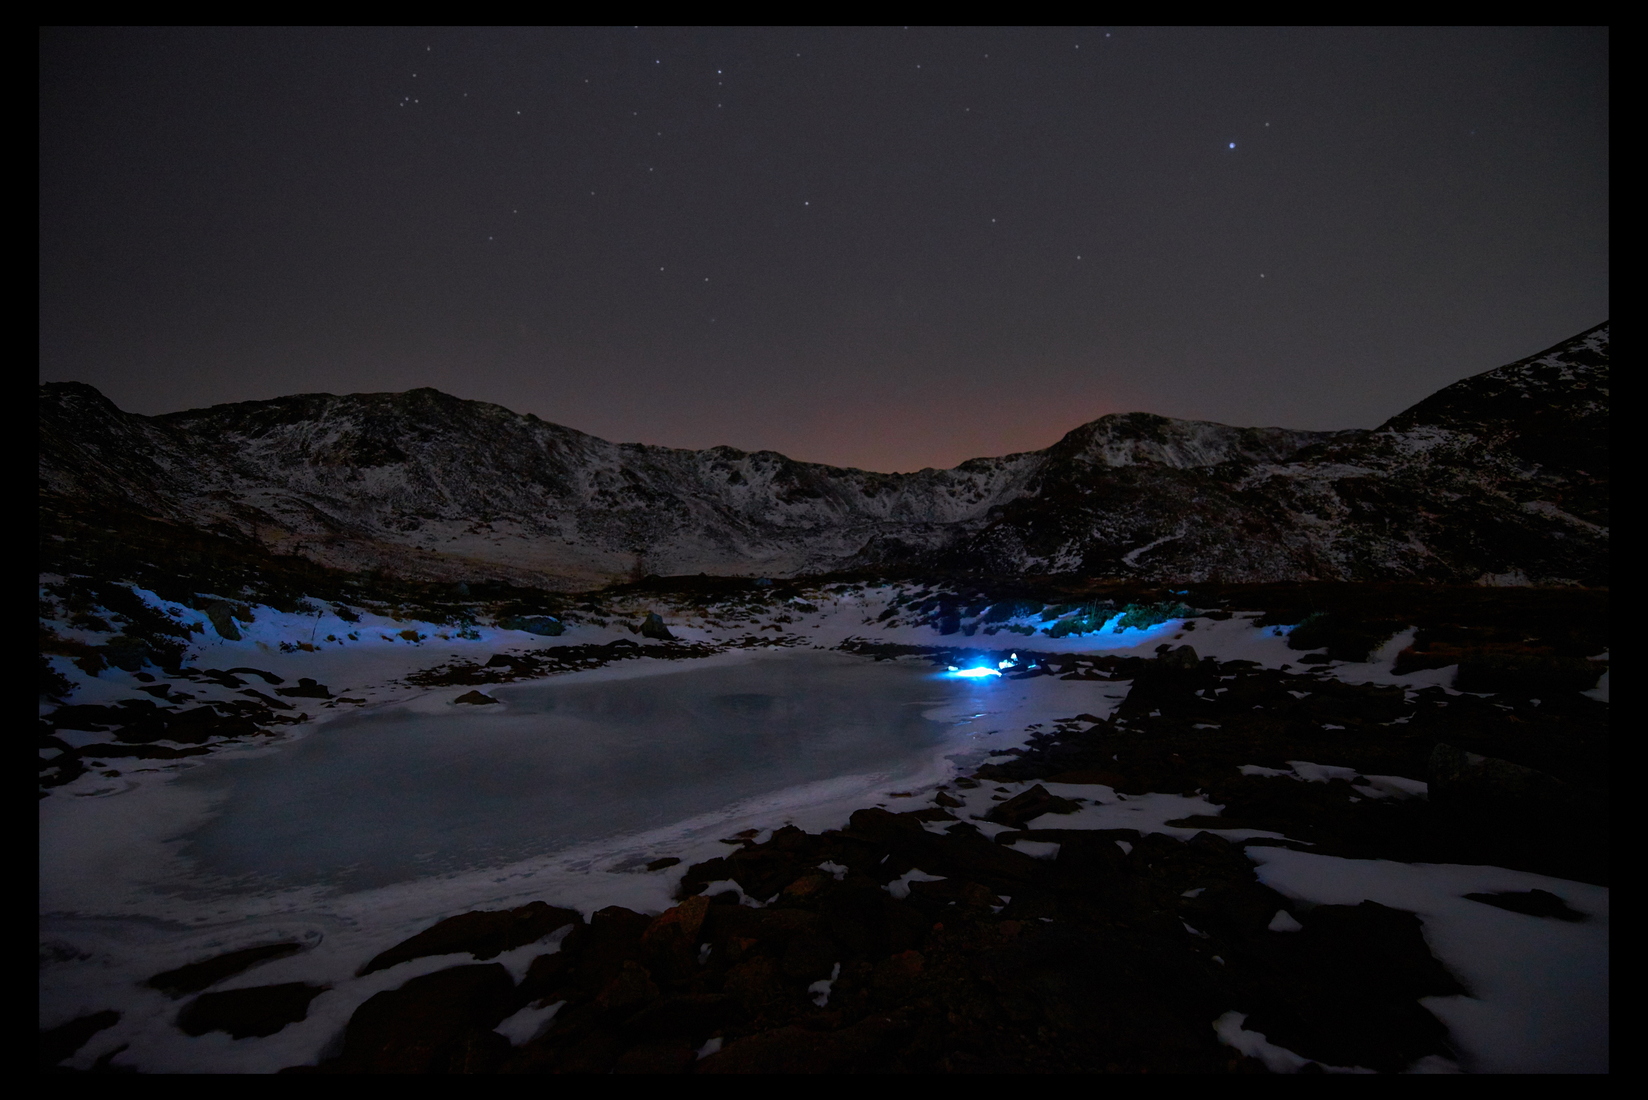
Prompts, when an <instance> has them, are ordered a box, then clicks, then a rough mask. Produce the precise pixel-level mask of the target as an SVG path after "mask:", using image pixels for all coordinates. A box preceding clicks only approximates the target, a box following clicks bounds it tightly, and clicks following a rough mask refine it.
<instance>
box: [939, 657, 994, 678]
mask: <svg viewBox="0 0 1648 1100" xmlns="http://www.w3.org/2000/svg"><path fill="white" fill-rule="evenodd" d="M1002 667H1004V668H1005V667H1006V662H1005V661H1004V662H1002ZM950 674H951V675H952V676H962V677H966V678H967V679H969V680H976V679H979V678H981V677H984V676H1000V675H1001V672H1000V670H998V669H994V668H988V667H986V668H957V667H956V666H955V665H951V666H950Z"/></svg>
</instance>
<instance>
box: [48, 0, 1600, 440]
mask: <svg viewBox="0 0 1648 1100" xmlns="http://www.w3.org/2000/svg"><path fill="white" fill-rule="evenodd" d="M40 44H41V78H40V79H41V108H40V111H41V115H40V117H41V184H40V188H41V206H40V210H41V213H40V227H41V228H40V250H41V267H40V271H41V276H40V278H41V313H40V347H41V354H40V378H41V380H42V381H66V380H76V381H83V382H87V383H90V384H92V385H94V386H96V387H98V388H99V389H100V390H102V391H103V392H104V393H105V394H106V395H107V396H109V397H110V398H111V399H112V400H113V401H115V403H116V404H118V405H120V406H121V407H122V408H124V409H127V410H129V411H132V412H138V413H144V414H156V413H162V412H171V411H178V410H182V409H187V408H198V407H202V406H206V405H211V404H217V403H223V402H232V401H244V400H255V399H266V398H272V397H278V396H284V395H288V394H295V393H306V392H330V393H352V392H384V391H404V390H408V389H414V388H417V387H420V386H432V387H434V388H436V389H439V390H442V391H444V392H447V393H451V394H454V395H456V396H458V397H463V398H468V399H474V400H482V401H490V402H493V403H496V404H499V405H503V406H505V407H507V408H510V409H513V410H515V411H517V412H522V413H528V412H530V413H533V414H535V415H537V416H539V417H541V418H543V419H545V420H549V421H552V422H555V423H558V424H563V425H566V426H568V427H571V428H575V429H578V430H579V431H584V432H588V433H590V434H593V435H596V436H600V437H602V438H605V439H610V440H613V441H617V442H645V443H653V444H660V445H666V446H672V447H690V448H695V449H696V448H704V447H710V446H715V445H718V444H725V445H730V446H734V447H738V448H740V449H743V450H752V451H753V450H775V451H779V452H782V453H784V454H786V455H789V456H790V457H792V458H796V459H800V460H805V461H814V462H826V463H829V464H832V465H838V466H857V467H861V468H866V469H875V470H886V471H906V470H915V469H919V468H922V467H927V466H935V467H948V466H953V465H955V464H956V463H958V462H960V461H962V460H964V459H966V458H969V457H976V456H985V455H1000V454H1007V453H1012V452H1017V451H1025V450H1034V449H1039V448H1042V447H1046V446H1048V445H1050V444H1051V443H1053V442H1055V441H1056V440H1057V439H1058V438H1060V437H1061V436H1062V435H1063V434H1065V433H1066V432H1068V431H1069V430H1071V429H1072V428H1075V427H1077V426H1078V425H1080V424H1083V423H1085V422H1087V421H1090V420H1093V419H1095V418H1096V417H1099V416H1102V415H1105V414H1107V413H1116V412H1129V411H1146V412H1154V413H1161V414H1163V415H1168V416H1177V417H1185V418H1193V419H1205V420H1214V421H1220V422H1223V423H1228V424H1236V425H1244V426H1246V425H1254V426H1281V427H1289V428H1302V429H1317V430H1322V429H1331V428H1347V427H1372V426H1374V425H1376V424H1378V423H1380V422H1381V421H1383V420H1384V419H1386V418H1388V417H1390V416H1392V415H1394V414H1395V413H1397V412H1399V411H1401V410H1402V409H1404V408H1406V407H1408V406H1409V405H1412V404H1413V403H1415V402H1417V401H1419V400H1420V399H1422V398H1424V397H1425V396H1427V395H1429V394H1430V393H1433V392H1434V391H1436V390H1437V389H1440V388H1441V387H1442V386H1445V385H1447V384H1448V383H1450V382H1453V381H1455V380H1457V379H1459V378H1462V377H1465V376H1468V375H1471V374H1474V373H1477V372H1479V371H1483V370H1487V369H1490V368H1492V367H1495V366H1498V365H1501V364H1502V363H1505V362H1509V361H1512V360H1515V359H1518V358H1521V357H1523V356H1526V355H1530V354H1533V353H1534V352H1537V351H1539V350H1541V349H1543V348H1545V347H1548V346H1550V345H1552V344H1555V343H1557V342H1558V341H1560V340H1562V339H1564V338H1566V337H1568V336H1572V335H1574V334H1575V333H1578V332H1580V331H1583V330H1584V329H1587V328H1589V327H1591V326H1593V325H1595V324H1597V323H1598V322H1600V321H1602V320H1604V319H1605V318H1606V317H1607V316H1608V313H1609V310H1608V242H1607V235H1608V179H1607V177H1608V167H1609V165H1608V159H1609V158H1608V75H1609V74H1608V45H1609V40H1608V32H1607V30H1606V28H1557V29H1541V28H1419V29H1402V28H1393V29H1382V28H1372V29H1346V28H1317V29H1310V28H1306V29H1296V28H1282V29H1265V28H1235V29H1197V28H1167V29H1150V28H1145V29H1137V28H1111V29H1108V30H1106V29H1104V28H1097V29H1094V28H1084V29H1074V30H1071V29H1058V28H1036V29H1011V28H1009V29H997V28H983V29H967V28H963V29H942V28H941V29H927V28H912V29H909V30H904V29H900V28H896V27H895V28H868V29H853V28H845V29H822V30H819V29H794V28H771V29H760V28H757V29H740V28H730V29H729V28H714V29H692V28H675V29H651V28H606V29H602V28H593V29H591V28H574V29H548V30H535V29H524V30H523V29H463V28H457V29H449V28H438V29H432V30H419V29H415V28H408V29H395V28H390V29H373V28H367V29H333V28H318V29H303V28H297V29H257V28H220V29H210V28H207V29H198V28H137V29H100V28H89V29H87V28H67V29H59V28H48V29H45V30H43V31H42V33H41V39H40Z"/></svg>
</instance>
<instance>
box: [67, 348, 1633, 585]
mask: <svg viewBox="0 0 1648 1100" xmlns="http://www.w3.org/2000/svg"><path fill="white" fill-rule="evenodd" d="M1608 393H1609V382H1608V326H1607V325H1606V324H1603V325H1600V326H1598V327H1597V328H1594V329H1591V330H1590V331H1588V332H1585V333H1582V334H1580V335H1579V336H1576V337H1574V338H1573V339H1571V340H1568V341H1565V342H1564V343H1562V344H1560V345H1558V346H1557V347H1554V348H1551V349H1549V350H1547V351H1545V352H1541V353H1540V354H1538V355H1535V356H1532V357H1530V358H1528V359H1525V360H1522V361H1520V362H1517V363H1513V364H1510V365H1508V366H1505V367H1500V368H1498V369H1496V370H1492V371H1488V372H1486V373H1483V374H1479V375H1476V376H1475V377H1472V378H1466V379H1464V380H1462V381H1460V382H1457V383H1455V384H1453V385H1451V386H1448V387H1447V388H1445V389H1443V390H1441V391H1439V392H1438V393H1436V394H1434V395H1432V396H1431V397H1429V398H1427V399H1426V400H1424V401H1422V402H1420V403H1419V404H1417V405H1415V406H1414V407H1413V408H1411V409H1408V410H1407V411H1405V412H1403V413H1401V414H1399V415H1397V416H1395V417H1393V418H1392V419H1391V420H1390V421H1388V422H1387V423H1385V424H1383V425H1380V426H1379V427H1378V428H1376V429H1373V430H1371V431H1370V430H1348V431H1339V432H1302V431H1291V430H1286V429H1282V428H1233V427H1229V426H1226V425H1222V424H1213V423H1204V422H1198V421H1182V420H1173V419H1170V418H1166V417H1161V416H1153V415H1150V414H1146V413H1129V414H1123V415H1114V416H1106V417H1103V418H1101V419H1099V420H1096V421H1094V422H1092V423H1090V424H1086V425H1083V426H1082V427H1079V428H1077V429H1075V430H1074V431H1072V432H1070V433H1069V434H1067V435H1066V436H1065V437H1064V438H1063V439H1061V440H1060V441H1059V442H1057V443H1056V444H1054V445H1053V446H1051V447H1049V448H1047V449H1046V450H1042V451H1034V452H1028V453H1025V454H1018V455H1007V456H1003V457H999V458H979V459H973V460H970V461H968V462H965V463H962V464H961V465H960V466H958V467H956V468H955V469H953V470H923V471H920V472H918V473H910V474H880V473H871V472H868V471H864V470H852V469H837V468H834V467H828V466H821V465H816V464H810V463H801V462H794V461H791V460H790V459H787V458H785V457H784V456H782V455H779V454H774V453H771V452H757V453H753V454H749V453H745V452H742V451H737V450H734V449H732V448H729V447H716V448H712V449H709V450H705V451H684V450H672V449H669V448H663V447H651V446H644V445H639V444H613V443H608V442H606V441H604V440H600V439H596V438H594V437H592V436H588V435H585V434H583V433H581V432H577V431H574V430H572V429H569V428H564V427H561V426H558V425H554V424H548V423H545V422H543V421H541V420H538V419H537V418H536V417H533V416H530V415H527V416H522V415H518V414H516V413H512V412H510V411H509V410H507V409H503V408H500V407H498V406H495V405H487V404H483V403H480V402H473V401H462V400H459V399H457V398H453V397H449V396H447V395H445V394H442V393H439V392H436V391H434V390H427V389H424V390H413V391H410V392H407V393H403V394H353V395H349V396H342V397H340V396H334V395H330V394H307V395H300V396H294V397H284V398H279V399H276V400H273V401H254V402H243V403H240V404H233V405H220V406H215V407H213V408H210V409H200V410H193V411H189V412H180V413H173V414H168V415H165V416H157V417H144V416H137V415H133V414H130V413H125V412H122V411H121V410H119V409H118V408H116V407H115V406H114V405H113V404H111V403H110V402H109V401H108V400H106V399H105V398H104V397H103V396H102V395H101V394H99V393H98V392H97V391H96V390H94V389H92V388H91V387H89V386H85V385H81V384H78V383H63V384H51V385H46V386H42V387H41V391H40V439H41V450H40V485H41V494H42V506H43V530H44V533H45V535H46V538H47V547H46V550H47V555H46V556H47V558H48V559H57V558H61V557H63V556H64V555H68V559H67V560H69V561H77V562H79V564H80V566H81V568H77V569H76V570H75V571H88V572H97V570H96V569H92V568H89V567H88V566H89V565H90V563H89V562H88V561H86V559H85V555H87V554H89V553H92V552H93V551H92V549H91V548H90V547H87V546H84V545H83V544H87V543H91V544H96V543H99V542H101V541H106V540H107V539H108V538H109V536H110V535H111V534H116V535H117V536H118V538H117V541H118V542H119V543H121V544H122V545H126V546H130V545H133V544H137V545H142V544H144V543H162V544H166V545H170V546H174V547H184V548H187V550H188V552H190V553H195V554H201V553H204V554H209V555H217V556H225V555H227V556H241V557H244V556H246V555H248V554H254V553H263V552H273V553H275V554H277V555H282V556H290V557H297V558H301V559H303V560H305V561H307V562H311V563H316V564H319V565H324V566H328V567H332V568H336V569H341V570H344V571H347V572H360V571H363V570H367V569H373V568H376V569H382V570H387V571H390V572H393V573H395V574H397V575H400V576H405V577H416V578H422V579H425V580H431V581H443V582H448V583H452V582H468V583H475V582H479V581H495V582H496V581H505V582H510V583H515V584H520V585H525V586H529V587H539V588H542V587H548V588H555V589H562V590H580V589H588V588H591V587H596V586H599V585H601V584H605V583H608V582H610V581H612V580H613V579H615V578H622V577H626V576H634V577H640V576H643V575H645V574H648V573H655V574H659V575H681V574H695V573H700V572H702V573H709V574H712V575H746V576H750V575H759V574H767V575H769V576H794V575H817V574H821V573H827V572H831V571H842V570H846V571H862V570H875V571H881V572H886V571H888V570H915V571H923V572H930V571H932V570H935V569H938V570H944V571H947V572H958V571H959V572H963V573H969V574H974V575H980V576H1001V575H1081V576H1086V577H1107V578H1111V579H1130V580H1157V581H1173V582H1181V583H1182V582H1226V583H1243V582H1246V583H1251V582H1267V581H1281V580H1296V581H1308V580H1321V581H1327V580H1337V581H1374V580H1423V581H1428V582H1445V583H1500V584H1526V583H1568V584H1573V583H1578V584H1588V585H1596V584H1601V583H1605V580H1606V575H1607V545H1608V543H1607V538H1608V517H1607V487H1608V457H1607V456H1608V443H1607V436H1608V427H1607V404H1608ZM55 543H63V544H66V545H61V546H59V545H54V544H55ZM62 571H68V570H62Z"/></svg>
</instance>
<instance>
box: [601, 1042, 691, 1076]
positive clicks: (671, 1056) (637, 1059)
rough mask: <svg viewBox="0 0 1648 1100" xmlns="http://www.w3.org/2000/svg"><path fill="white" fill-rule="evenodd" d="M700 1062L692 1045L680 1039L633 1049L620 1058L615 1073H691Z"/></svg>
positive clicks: (614, 1066)
mask: <svg viewBox="0 0 1648 1100" xmlns="http://www.w3.org/2000/svg"><path fill="white" fill-rule="evenodd" d="M697 1060H698V1055H697V1053H696V1052H695V1051H694V1049H693V1047H692V1044H690V1043H687V1042H684V1041H682V1040H679V1039H672V1040H665V1041H663V1042H658V1043H648V1044H644V1045H642V1046H636V1047H631V1048H630V1049H629V1050H626V1051H624V1053H622V1054H620V1055H619V1056H618V1061H617V1062H616V1063H614V1064H613V1067H612V1072H613V1073H691V1072H692V1069H693V1063H694V1062H696V1061H697Z"/></svg>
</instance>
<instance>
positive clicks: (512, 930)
mask: <svg viewBox="0 0 1648 1100" xmlns="http://www.w3.org/2000/svg"><path fill="white" fill-rule="evenodd" d="M582 923H583V918H582V917H581V916H579V915H578V913H577V912H575V911H574V910H571V909H558V908H556V907H554V906H551V905H546V904H545V903H544V902H541V901H535V902H532V903H531V904H528V905H523V906H521V907H520V908H518V909H500V910H481V911H479V912H474V913H460V914H458V915H457V916H455V917H448V918H447V919H446V920H443V921H441V922H439V923H438V924H435V925H433V926H431V927H429V928H426V929H424V930H423V931H422V932H419V933H418V934H417V935H416V936H413V937H412V938H411V939H408V940H403V941H402V942H400V943H398V944H396V945H395V946H394V947H391V948H390V949H389V950H387V951H384V952H382V953H380V954H379V955H377V956H376V957H375V958H373V959H372V960H371V961H370V962H368V963H367V964H366V965H365V966H363V967H361V969H360V971H359V973H360V975H362V976H364V975H367V974H370V973H372V972H373V971H375V970H385V969H387V968H389V967H391V966H395V965H397V964H398V963H403V962H407V961H408V960H411V959H419V958H424V957H426V956H430V955H451V954H455V953H457V952H460V951H467V952H469V953H470V954H471V955H474V956H475V957H476V958H477V959H490V958H494V957H496V956H497V955H499V954H501V953H502V952H505V951H509V950H512V949H513V948H516V947H524V946H526V945H527V944H529V943H533V942H535V941H537V940H541V939H543V938H544V937H545V936H547V935H549V934H550V933H551V932H553V931H555V930H556V929H557V928H561V927H564V926H565V925H568V924H582Z"/></svg>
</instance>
